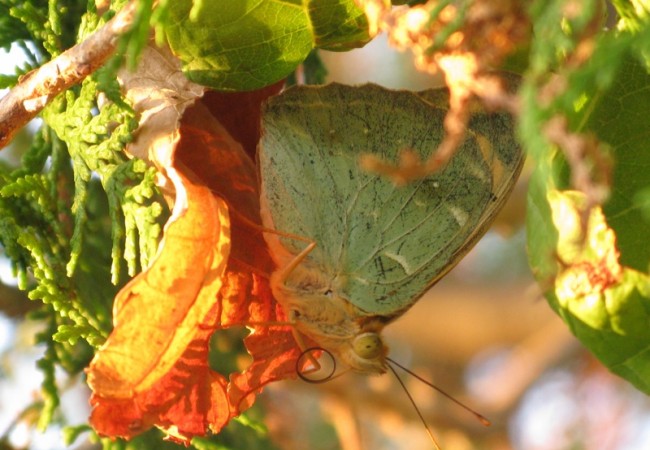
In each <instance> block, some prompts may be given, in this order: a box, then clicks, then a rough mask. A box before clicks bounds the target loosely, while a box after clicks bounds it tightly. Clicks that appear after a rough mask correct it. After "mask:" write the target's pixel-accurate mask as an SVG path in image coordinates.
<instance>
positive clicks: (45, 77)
mask: <svg viewBox="0 0 650 450" xmlns="http://www.w3.org/2000/svg"><path fill="white" fill-rule="evenodd" d="M136 5H137V2H136V1H135V0H131V1H130V2H129V3H128V4H127V5H126V6H125V7H124V8H122V10H120V11H119V12H118V13H117V14H116V15H115V17H113V18H112V19H111V20H110V21H109V22H107V23H106V25H104V26H103V27H101V28H100V29H99V30H97V31H96V32H95V33H93V34H92V35H90V36H89V37H88V39H86V40H85V41H83V42H80V43H79V44H77V45H75V46H74V47H72V48H70V49H68V50H66V51H65V52H63V53H61V54H60V55H59V56H57V57H56V58H55V59H53V60H51V61H49V62H47V63H45V64H43V65H42V66H41V67H39V68H38V69H35V70H33V71H31V72H29V73H28V74H26V75H25V76H23V77H21V79H20V81H19V82H18V84H17V85H16V86H14V87H13V88H12V89H11V91H9V93H8V94H7V95H6V96H5V97H3V98H2V99H0V149H1V148H3V147H5V146H6V145H7V144H8V143H9V142H10V141H11V139H12V138H13V136H14V134H15V133H16V132H17V131H18V130H20V129H21V128H22V127H23V126H25V125H26V124H27V122H29V121H30V120H31V119H33V118H34V117H35V116H36V115H37V114H38V113H39V112H41V110H42V109H43V108H44V107H45V106H46V105H47V104H48V103H49V102H50V101H51V100H52V99H53V98H54V97H55V96H57V95H58V94H59V93H61V92H63V91H64V90H66V89H68V88H69V87H70V86H73V85H75V84H77V83H79V82H80V81H81V80H83V79H84V78H86V77H87V76H88V75H90V74H91V73H93V72H94V71H95V70H97V69H98V68H99V67H101V66H102V65H103V64H104V63H105V62H106V60H108V58H109V57H110V56H111V55H112V54H113V53H114V52H115V49H116V46H117V41H118V38H119V37H120V36H121V35H122V34H124V32H125V31H127V30H128V29H129V27H130V26H131V25H132V24H133V20H134V16H135V9H136Z"/></svg>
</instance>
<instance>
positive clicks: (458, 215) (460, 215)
mask: <svg viewBox="0 0 650 450" xmlns="http://www.w3.org/2000/svg"><path fill="white" fill-rule="evenodd" d="M446 206H447V210H449V212H450V213H451V214H452V215H453V216H454V219H456V222H457V223H458V225H460V226H461V227H462V226H464V225H465V224H466V223H467V221H468V220H469V214H467V213H466V212H465V211H463V210H462V209H460V208H459V207H458V206H454V205H446Z"/></svg>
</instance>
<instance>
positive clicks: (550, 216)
mask: <svg viewBox="0 0 650 450" xmlns="http://www.w3.org/2000/svg"><path fill="white" fill-rule="evenodd" d="M586 72H590V73H591V74H593V75H594V76H597V71H595V70H593V67H587V68H585V72H583V73H582V74H578V76H577V77H575V78H574V79H577V80H580V79H582V81H584V82H585V84H584V85H583V86H589V84H588V79H587V78H588V77H587V76H586V75H585V73H586ZM581 76H582V78H581ZM590 86H591V90H589V89H586V90H585V95H586V97H585V98H586V99H587V100H586V101H585V102H584V103H583V104H582V105H581V106H580V107H579V108H576V111H575V113H574V116H573V117H570V120H571V121H572V122H573V123H579V122H582V126H581V131H582V132H588V133H594V134H595V135H596V136H597V137H598V139H599V140H600V141H601V142H603V143H605V144H607V145H609V147H610V149H611V157H612V159H613V161H614V172H613V181H612V189H611V195H610V197H609V199H608V201H607V202H606V204H605V205H604V206H603V216H602V217H603V220H602V222H601V223H600V224H597V223H596V222H597V221H596V222H594V221H595V220H596V219H594V218H593V216H594V213H593V212H592V213H591V220H592V222H589V224H590V226H589V227H588V228H586V227H585V224H586V223H587V222H584V221H585V220H586V218H587V216H588V215H587V213H586V211H584V203H585V200H584V197H583V196H582V195H581V194H580V193H577V192H572V191H567V189H568V188H569V181H568V180H569V168H568V166H567V164H566V162H565V161H564V158H563V156H562V154H561V153H560V152H559V151H558V150H557V149H553V148H548V149H547V150H546V152H545V153H543V154H541V156H540V157H538V158H537V161H536V169H535V172H534V174H533V176H532V179H531V186H530V190H529V197H528V216H527V220H528V223H527V229H528V233H529V234H528V250H529V260H530V265H531V268H532V269H533V272H534V274H535V276H536V278H537V280H538V282H539V283H540V284H541V285H542V288H544V290H545V291H546V296H547V299H548V301H549V303H550V305H551V306H552V307H553V309H555V310H556V312H557V313H558V314H559V315H560V316H561V317H562V319H563V320H564V321H565V322H566V323H567V324H568V325H569V327H570V329H571V331H572V332H573V333H574V334H575V335H576V336H577V337H578V338H579V339H580V341H581V342H582V343H583V344H584V345H585V346H587V347H588V348H589V349H590V350H591V351H592V352H593V353H594V354H595V355H596V357H598V359H600V360H601V361H602V362H603V363H604V364H605V365H606V366H607V367H609V369H610V370H612V371H613V372H615V373H617V374H618V375H620V376H622V377H623V378H625V379H627V380H628V381H630V382H631V383H632V384H634V385H635V386H636V387H637V388H639V389H640V390H642V391H644V392H646V393H650V328H649V327H648V326H647V324H648V322H649V321H650V277H648V275H647V272H648V267H649V266H650V246H648V245H647V233H648V229H650V214H648V204H650V195H649V193H650V177H648V167H649V166H650V152H648V148H647V147H648V142H649V138H650V136H649V135H650V131H649V129H650V127H649V126H648V125H650V119H648V116H647V114H646V112H645V111H646V109H647V105H648V104H650V76H648V73H647V71H646V69H645V68H644V66H643V65H642V64H641V63H640V62H639V61H638V60H636V59H634V58H632V57H631V56H629V55H628V56H627V57H625V58H623V61H622V63H621V64H620V65H619V70H618V71H617V72H616V73H615V77H614V79H613V82H612V84H611V87H610V88H609V89H607V90H605V91H602V90H599V86H598V83H593V84H591V85H590ZM613 261H616V264H614V263H613ZM619 263H620V265H619Z"/></svg>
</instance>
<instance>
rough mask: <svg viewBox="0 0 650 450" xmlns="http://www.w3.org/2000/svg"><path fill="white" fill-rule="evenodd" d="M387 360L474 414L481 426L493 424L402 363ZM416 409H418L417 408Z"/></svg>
mask: <svg viewBox="0 0 650 450" xmlns="http://www.w3.org/2000/svg"><path fill="white" fill-rule="evenodd" d="M386 360H388V361H389V362H390V364H394V365H396V366H397V367H399V368H400V369H402V370H403V371H404V372H406V373H408V374H409V375H412V376H414V377H415V378H417V379H418V380H420V381H421V382H423V383H424V384H426V385H427V386H429V387H431V388H433V389H435V390H436V391H438V392H440V393H441V394H442V395H444V396H445V397H447V398H448V399H449V400H451V401H452V402H454V403H456V404H457V405H458V406H460V407H461V408H463V409H464V410H465V411H467V412H469V413H471V414H473V415H474V417H476V418H477V419H478V421H479V422H481V424H483V425H484V426H486V427H489V426H490V425H491V422H490V421H489V420H488V418H487V417H485V416H484V415H482V414H479V413H478V412H476V411H474V410H473V409H472V408H470V407H469V406H467V405H466V404H464V403H461V402H460V401H459V400H457V399H456V398H454V397H452V396H451V395H449V394H447V393H446V392H445V391H443V390H442V389H440V388H439V387H438V386H436V385H435V384H433V383H431V382H430V381H427V380H425V379H424V378H422V377H421V376H420V375H418V374H417V373H415V372H412V371H411V370H409V369H407V368H406V367H404V366H403V365H401V364H400V363H398V362H395V361H394V360H392V359H390V358H388V357H386ZM390 364H389V365H388V367H390V368H391V370H392V371H393V373H395V369H393V367H392V366H391V365H390ZM397 379H398V380H399V377H398V378H397ZM400 383H402V382H401V380H400ZM403 386H404V383H402V387H403ZM407 394H408V391H407ZM409 397H410V395H409ZM411 401H412V400H411ZM416 409H417V408H416Z"/></svg>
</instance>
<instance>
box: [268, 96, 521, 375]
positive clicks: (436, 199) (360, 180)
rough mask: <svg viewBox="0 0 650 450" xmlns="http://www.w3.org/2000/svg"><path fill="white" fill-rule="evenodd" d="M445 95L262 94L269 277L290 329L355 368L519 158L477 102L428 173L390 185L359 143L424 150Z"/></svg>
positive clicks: (380, 366) (457, 244) (456, 248)
mask: <svg viewBox="0 0 650 450" xmlns="http://www.w3.org/2000/svg"><path fill="white" fill-rule="evenodd" d="M446 109H447V107H446V95H445V92H444V91H441V90H429V91H424V92H419V93H413V92H409V91H393V90H388V89H385V88H382V87H380V86H376V85H372V84H367V85H364V86H360V87H351V86H345V85H341V84H330V85H326V86H297V87H292V88H289V89H287V90H286V91H285V92H284V93H282V94H280V95H278V96H275V97H273V98H271V99H270V100H269V101H268V102H267V104H266V106H265V108H264V113H263V119H262V138H261V141H260V145H259V147H258V160H259V166H260V174H261V177H260V178H261V215H262V221H263V225H264V227H265V228H267V229H269V230H276V232H265V234H264V237H265V240H266V242H267V244H268V246H269V249H270V253H271V256H272V258H273V260H274V262H275V265H276V267H277V269H276V270H275V271H274V272H273V274H272V275H271V289H272V291H273V294H274V296H275V298H276V299H277V301H278V302H279V303H280V304H281V305H282V307H283V309H284V310H285V313H286V314H287V317H288V319H289V321H290V322H291V323H292V324H293V326H294V327H295V330H296V331H297V332H298V333H299V334H300V335H304V336H307V337H308V338H310V339H311V340H312V341H314V342H316V343H317V345H318V346H319V348H322V349H324V350H326V351H327V352H328V353H329V354H331V355H333V356H334V357H335V358H336V359H337V360H340V361H342V362H343V363H344V364H345V365H346V366H347V367H349V368H350V369H352V370H354V371H357V372H362V373H383V372H385V371H386V358H387V353H388V349H387V347H386V345H385V343H384V341H383V339H382V337H381V332H382V329H383V328H384V327H385V326H386V325H387V324H389V323H391V322H392V321H393V320H395V319H397V318H398V317H400V316H401V315H402V314H404V313H405V312H406V311H407V310H408V309H409V308H410V307H411V306H413V304H414V303H415V302H416V301H417V300H418V299H419V298H420V297H421V296H422V294H423V293H424V292H426V291H427V290H428V289H429V288H430V287H431V286H432V285H433V284H434V283H435V282H436V281H438V280H439V279H440V278H441V277H442V276H444V275H445V274H446V273H447V272H448V271H449V270H450V269H451V268H452V267H454V266H455V265H456V264H457V263H458V262H459V261H460V259H461V258H462V257H463V256H464V255H465V254H466V253H467V252H468V251H469V250H470V248H471V247H472V246H473V245H474V244H475V243H476V242H477V240H478V239H479V238H480V237H481V236H482V235H483V234H484V233H485V231H486V230H487V228H488V227H489V225H490V223H491V222H492V220H493V219H494V217H495V215H496V213H497V212H498V211H499V209H500V208H501V207H502V206H503V204H504V202H505V199H506V198H507V196H508V194H509V192H510V191H511V190H512V188H513V185H514V183H515V181H516V179H517V177H518V175H519V172H520V170H521V166H522V163H523V159H524V157H523V153H522V151H521V149H520V148H519V146H518V144H517V142H516V140H515V137H514V132H513V122H512V119H511V117H510V116H509V115H508V114H505V113H503V114H495V113H487V112H479V113H476V114H474V115H473V117H472V119H471V121H470V123H469V126H468V136H467V138H466V140H465V142H464V143H463V144H462V146H461V147H460V148H458V149H457V151H456V153H455V154H454V156H453V157H452V158H451V159H450V161H449V162H448V163H447V164H446V166H445V167H444V168H443V169H442V170H440V171H438V172H437V173H434V174H432V175H430V176H427V177H425V178H422V179H420V180H418V181H415V182H412V183H410V184H408V185H406V186H402V187H398V186H395V185H394V184H393V183H392V182H391V181H390V180H388V179H387V178H386V177H385V176H382V175H381V174H376V173H370V172H368V171H365V170H363V169H362V168H361V167H360V166H359V164H358V162H359V158H360V157H361V156H362V155H364V154H373V155H377V156H379V157H380V158H382V159H383V160H387V161H393V162H394V161H396V160H397V158H398V155H399V152H400V150H402V149H404V148H409V149H412V150H414V151H416V152H417V153H418V154H419V155H420V157H421V158H422V159H423V160H425V159H427V158H428V156H429V154H430V153H431V152H433V151H435V149H436V148H437V146H438V145H439V143H440V142H441V140H442V138H443V127H442V123H443V119H444V116H445V114H446ZM301 237H302V238H301Z"/></svg>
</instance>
